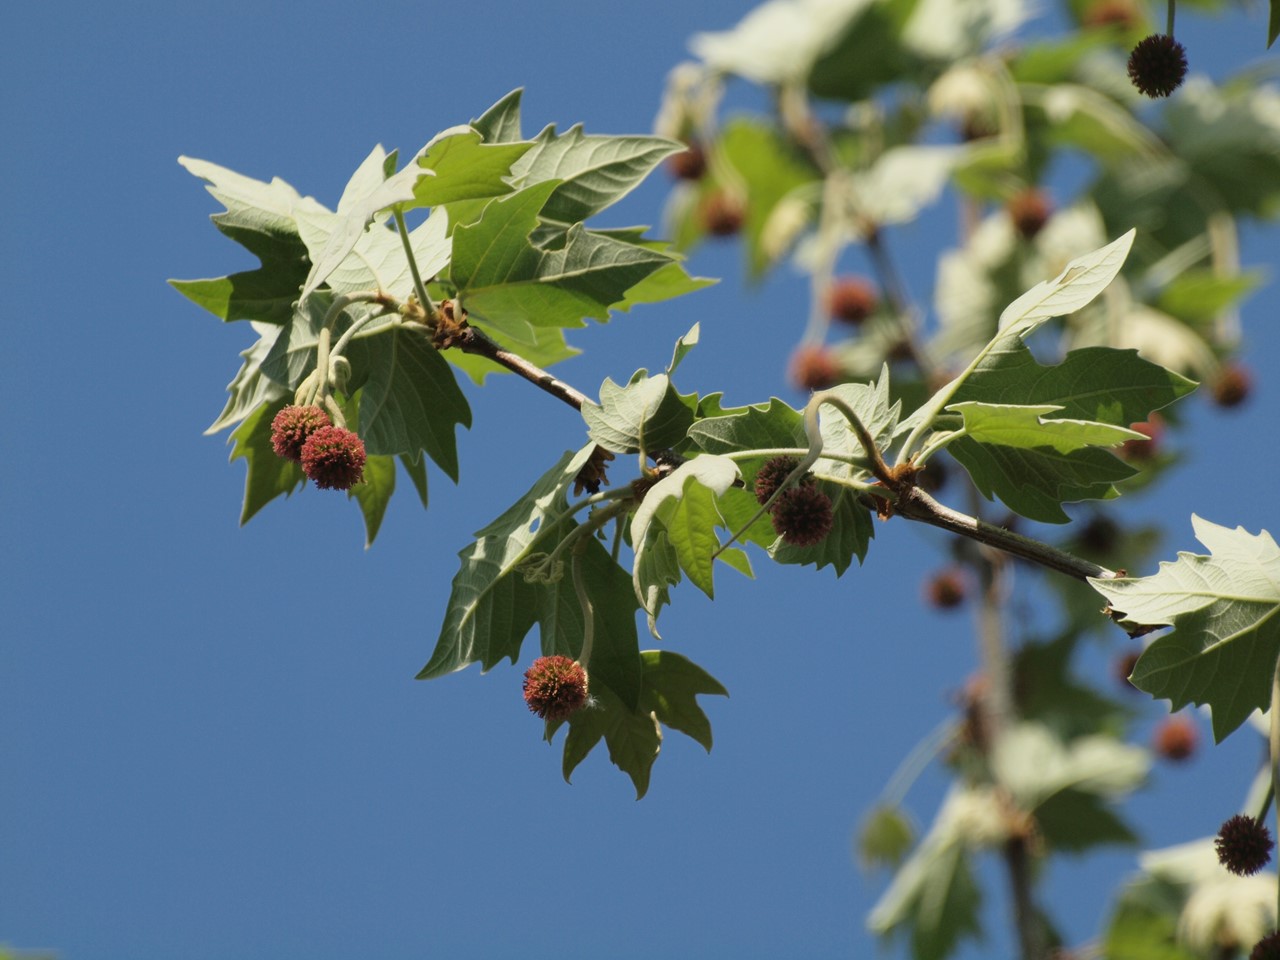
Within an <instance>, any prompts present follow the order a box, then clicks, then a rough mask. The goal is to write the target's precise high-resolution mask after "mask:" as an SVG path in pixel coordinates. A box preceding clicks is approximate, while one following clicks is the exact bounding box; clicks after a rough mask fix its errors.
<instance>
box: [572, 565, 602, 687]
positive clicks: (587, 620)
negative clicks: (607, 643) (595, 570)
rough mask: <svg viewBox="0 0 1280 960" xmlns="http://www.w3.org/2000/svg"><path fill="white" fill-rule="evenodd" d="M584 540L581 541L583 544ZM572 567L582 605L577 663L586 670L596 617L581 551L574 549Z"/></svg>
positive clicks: (575, 589) (593, 639)
mask: <svg viewBox="0 0 1280 960" xmlns="http://www.w3.org/2000/svg"><path fill="white" fill-rule="evenodd" d="M585 543H586V541H583V544H585ZM570 566H571V567H572V568H573V590H574V593H576V594H577V595H578V606H580V607H582V651H581V652H580V653H579V654H578V663H579V664H581V666H582V669H583V670H586V669H587V665H588V664H589V663H590V662H591V645H592V643H593V642H594V641H595V635H596V617H595V608H594V607H592V605H591V598H590V597H589V596H587V585H586V584H585V583H583V581H582V551H581V549H580V548H579V549H575V550H574V551H573V559H572V561H571V563H570Z"/></svg>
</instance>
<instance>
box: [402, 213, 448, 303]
mask: <svg viewBox="0 0 1280 960" xmlns="http://www.w3.org/2000/svg"><path fill="white" fill-rule="evenodd" d="M392 213H393V214H394V215H395V218H396V230H397V232H399V234H400V243H401V245H402V246H403V247H404V256H405V259H406V260H408V261H409V272H410V273H411V274H412V275H413V289H414V292H415V293H417V295H418V302H419V303H420V304H422V307H423V309H424V310H426V311H427V316H428V317H434V316H435V315H436V305H435V304H434V303H433V302H432V300H431V297H430V296H428V294H427V287H426V284H424V283H423V282H422V274H421V273H419V272H418V258H417V257H415V256H414V255H413V244H411V243H410V242H409V229H408V228H407V227H406V226H405V225H404V214H403V213H401V212H400V208H399V207H396V208H395V209H394V210H393V211H392ZM459 316H461V314H459Z"/></svg>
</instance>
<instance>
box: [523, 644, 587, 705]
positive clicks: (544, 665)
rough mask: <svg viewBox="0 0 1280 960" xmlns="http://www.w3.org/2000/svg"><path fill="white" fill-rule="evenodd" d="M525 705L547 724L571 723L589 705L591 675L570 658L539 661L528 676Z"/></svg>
mask: <svg viewBox="0 0 1280 960" xmlns="http://www.w3.org/2000/svg"><path fill="white" fill-rule="evenodd" d="M524 702H525V703H527V704H528V705H529V710H530V711H531V712H533V713H536V714H537V715H538V716H540V717H541V718H542V719H544V720H567V719H568V718H569V717H570V716H571V715H573V714H574V713H576V712H577V711H578V710H580V709H582V707H583V706H584V705H585V704H586V702H587V671H586V670H584V669H583V668H582V664H580V663H578V661H576V660H571V659H570V658H569V657H565V656H562V655H560V654H555V655H553V656H550V657H539V658H538V659H537V660H535V661H533V666H531V667H530V668H529V669H528V670H526V671H525V672H524Z"/></svg>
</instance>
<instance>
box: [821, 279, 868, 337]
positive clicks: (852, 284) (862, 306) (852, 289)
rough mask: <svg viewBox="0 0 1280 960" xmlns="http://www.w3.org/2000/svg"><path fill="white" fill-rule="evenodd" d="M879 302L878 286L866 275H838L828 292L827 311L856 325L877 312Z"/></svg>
mask: <svg viewBox="0 0 1280 960" xmlns="http://www.w3.org/2000/svg"><path fill="white" fill-rule="evenodd" d="M879 304H880V297H879V296H878V295H877V294H876V288H875V287H874V286H872V285H871V282H870V281H869V280H867V279H866V278H864V277H837V278H836V279H835V281H833V282H832V284H831V291H830V293H828V294H827V312H828V313H830V314H831V316H832V317H833V318H834V319H836V320H841V321H843V322H844V323H848V324H851V325H852V326H855V327H856V326H857V325H858V324H860V323H862V322H863V321H864V320H866V319H867V317H869V316H871V314H873V313H875V311H876V307H877V306H879Z"/></svg>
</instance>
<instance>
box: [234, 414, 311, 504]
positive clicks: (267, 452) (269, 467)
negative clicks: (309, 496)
mask: <svg viewBox="0 0 1280 960" xmlns="http://www.w3.org/2000/svg"><path fill="white" fill-rule="evenodd" d="M288 402H289V400H288V399H286V398H283V397H282V398H281V399H279V400H276V401H275V402H273V403H264V404H262V405H261V406H260V407H258V408H257V409H256V410H254V411H253V412H252V413H251V414H249V415H248V416H247V417H245V419H244V421H243V422H242V423H241V424H240V426H239V427H237V428H236V429H235V431H233V432H232V434H231V438H230V442H231V443H233V444H234V445H235V446H234V447H233V448H232V450H231V460H233V461H235V460H239V459H243V460H244V462H245V464H246V465H247V467H248V471H247V472H246V474H245V480H244V506H243V508H242V509H241V511H240V524H241V526H243V525H244V524H246V523H248V522H249V518H250V517H252V516H253V515H254V514H255V513H257V512H258V511H259V510H261V509H262V508H263V507H265V506H266V505H267V504H268V503H270V502H271V501H272V500H274V499H275V498H276V497H278V496H280V495H281V494H283V495H284V496H286V497H287V496H289V495H290V494H292V493H293V491H295V490H297V489H298V488H299V487H300V486H302V485H303V484H304V483H306V482H307V478H306V477H305V476H303V473H302V468H301V467H299V466H298V465H297V464H296V463H294V462H293V461H292V460H285V459H282V458H281V457H277V456H276V453H275V451H274V450H273V449H272V448H271V421H272V420H273V419H274V418H275V415H276V414H277V413H279V412H280V411H281V409H283V408H284V406H285V405H286V404H287V403H288Z"/></svg>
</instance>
